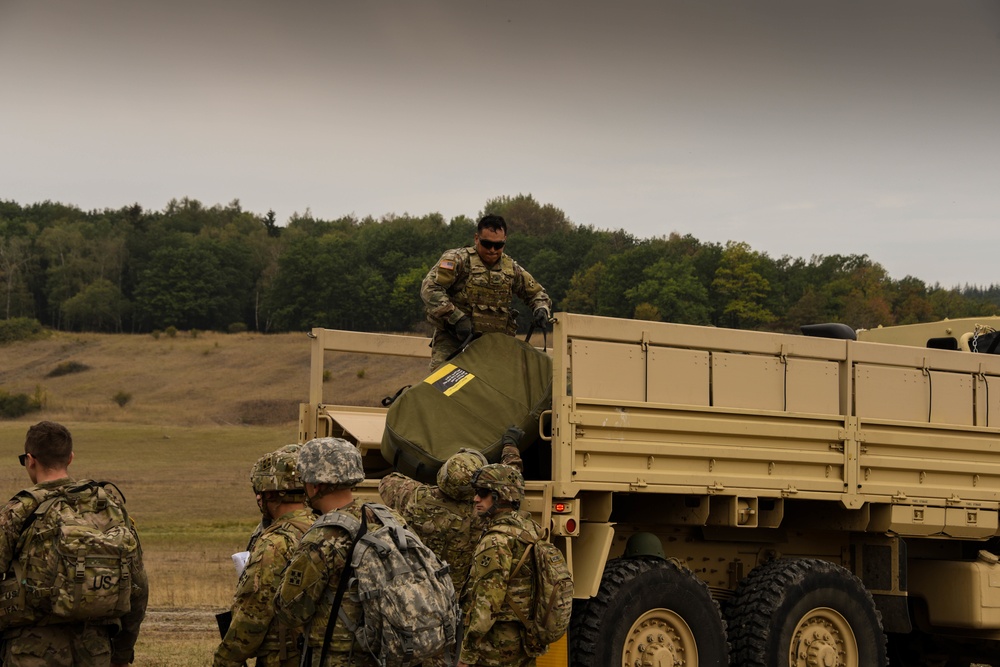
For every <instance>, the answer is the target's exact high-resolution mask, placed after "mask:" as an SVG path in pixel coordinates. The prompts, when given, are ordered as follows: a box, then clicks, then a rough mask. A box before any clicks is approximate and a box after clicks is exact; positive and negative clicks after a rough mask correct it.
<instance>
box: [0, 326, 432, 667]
mask: <svg viewBox="0 0 1000 667" xmlns="http://www.w3.org/2000/svg"><path fill="white" fill-rule="evenodd" d="M309 354H310V345H309V339H308V338H307V337H306V336H305V334H301V333H299V334H280V335H269V336H264V335H260V334H219V333H199V334H198V336H197V337H191V336H190V335H188V334H185V333H183V332H182V333H180V334H178V336H177V337H176V338H169V337H167V336H165V335H162V336H160V338H158V339H156V338H154V337H152V336H148V335H142V336H139V335H136V336H131V335H118V336H113V335H100V334H64V333H55V334H53V335H52V336H51V337H49V338H47V339H45V340H40V341H31V342H22V343H14V344H12V345H7V346H2V347H0V389H5V390H7V391H9V392H13V393H17V392H23V393H27V394H30V395H34V394H35V392H36V391H40V392H42V393H43V394H44V396H45V397H46V407H45V409H44V410H43V411H42V412H40V413H33V414H30V415H27V416H25V417H24V418H22V419H19V420H16V421H0V460H4V461H7V462H8V464H7V465H0V495H3V497H7V498H9V497H10V496H12V495H13V494H14V493H15V492H16V491H17V490H19V489H21V488H24V487H25V486H27V485H28V484H29V481H28V479H27V476H26V475H25V474H24V469H23V468H21V467H20V466H18V465H17V463H16V462H15V456H16V455H17V454H20V453H21V452H22V451H24V449H23V444H24V433H25V431H26V430H27V428H28V426H29V425H30V424H32V423H35V422H37V421H39V420H41V419H52V420H55V421H59V422H62V423H64V424H66V426H67V427H69V429H70V430H71V431H72V433H73V436H74V446H75V450H76V460H75V461H74V463H73V465H72V467H71V472H72V473H73V474H74V475H75V476H76V477H78V478H83V477H91V478H95V479H105V480H109V481H112V482H114V483H115V484H117V485H118V486H119V487H120V488H121V490H122V492H123V493H124V494H125V496H126V498H127V500H128V508H129V511H130V513H131V514H132V516H133V518H134V519H135V521H136V522H137V524H138V526H139V531H140V537H141V539H142V545H143V551H144V555H145V562H146V569H147V572H148V574H149V579H150V606H149V614H148V619H147V622H146V623H144V625H143V632H142V634H141V636H140V640H139V644H138V646H137V655H138V659H137V661H136V664H140V665H148V666H150V667H160V666H167V665H170V666H172V667H188V666H191V667H194V666H200V665H210V664H211V656H212V652H213V651H214V649H215V647H216V646H217V644H218V631H217V629H216V626H215V620H214V614H215V613H216V612H218V611H221V610H223V609H225V608H226V607H228V605H229V602H230V598H231V596H232V593H233V589H234V587H235V583H236V576H235V571H234V569H233V564H232V560H231V558H230V556H231V554H233V553H234V552H236V551H240V550H242V549H243V548H244V547H245V546H246V540H247V537H248V536H249V534H250V532H251V531H252V530H253V528H254V526H255V525H256V523H257V521H258V520H259V513H258V510H257V507H256V504H255V502H254V498H253V494H252V493H251V490H250V487H249V481H248V473H249V470H250V466H251V465H253V462H254V461H255V460H256V459H257V458H258V457H259V456H260V455H261V454H263V453H265V452H267V451H271V450H273V449H276V448H278V447H280V446H282V445H285V444H288V443H290V442H295V440H296V439H297V434H298V423H297V420H298V411H297V406H298V403H299V402H303V401H305V400H307V398H308V385H309ZM70 363H73V364H80V365H85V366H87V367H88V368H86V369H85V370H82V371H79V372H74V373H68V374H63V375H58V374H57V375H56V376H52V377H47V376H48V375H49V374H50V373H51V372H52V371H53V369H56V368H58V367H59V366H60V365H61V364H70ZM325 363H326V368H327V369H328V370H329V371H330V380H329V381H328V382H327V383H326V384H325V385H324V388H325V393H326V396H325V397H324V398H325V400H326V401H328V402H336V403H342V404H348V405H368V406H375V405H378V404H379V401H380V400H381V399H382V397H384V396H387V395H391V394H393V393H395V391H396V390H397V389H398V388H399V387H400V386H402V385H403V384H412V383H413V382H416V381H419V380H420V379H421V378H422V377H423V376H424V375H425V374H426V372H425V371H426V361H425V360H409V359H400V358H395V357H368V356H364V355H345V354H332V353H329V354H328V358H327V360H326V362H325ZM63 367H66V366H63ZM119 391H122V392H127V393H129V394H131V395H132V398H131V400H130V402H129V403H128V404H127V405H126V406H125V407H119V406H118V405H117V404H116V403H114V402H113V400H112V397H113V396H114V395H115V393H116V392H119ZM250 424H252V425H250Z"/></svg>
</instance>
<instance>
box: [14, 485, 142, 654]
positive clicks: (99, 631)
mask: <svg viewBox="0 0 1000 667" xmlns="http://www.w3.org/2000/svg"><path fill="white" fill-rule="evenodd" d="M76 483H77V482H76V481H75V480H73V479H72V478H70V477H62V478H60V479H55V480H51V481H48V482H41V483H40V484H36V485H35V486H33V487H31V491H38V492H41V493H42V495H43V497H44V498H49V497H51V496H54V495H56V494H57V493H60V492H61V491H62V489H63V488H65V487H68V486H72V485H74V484H76ZM117 500H119V502H124V501H122V500H121V499H120V498H118V499H117ZM37 508H38V503H37V502H36V500H35V498H34V497H32V496H31V495H29V494H28V493H26V492H21V493H19V494H17V495H16V496H14V497H13V498H12V499H11V500H10V501H9V502H8V503H7V504H6V505H5V506H4V507H3V508H2V509H0V568H2V569H0V572H7V571H9V570H10V569H11V567H12V565H13V562H14V560H15V553H14V551H15V549H16V547H17V543H18V540H19V538H20V536H21V533H22V531H23V529H24V524H25V521H26V520H27V519H28V517H29V516H31V514H32V513H33V512H34V511H35V510H36V509H37ZM132 532H133V533H135V527H134V525H133V527H132ZM136 541H137V542H138V535H137V536H136ZM131 566H132V567H131V572H130V577H131V580H132V591H131V595H130V604H131V609H130V611H129V612H128V613H127V614H125V615H124V616H122V617H121V618H120V619H117V620H112V621H101V622H100V623H52V624H48V622H47V620H46V619H45V618H40V619H39V620H38V621H37V623H35V624H32V625H24V626H21V627H7V626H6V624H5V619H3V618H0V627H3V644H4V647H3V653H2V661H0V662H2V664H3V665H6V666H7V667H63V666H65V667H98V666H101V667H107V665H109V664H111V663H129V662H132V660H133V659H134V657H135V653H134V648H135V642H136V639H137V638H138V636H139V626H140V625H141V624H142V619H143V617H144V616H145V615H146V601H147V598H148V595H149V587H148V582H147V580H146V572H145V569H144V568H143V565H142V551H141V549H140V550H139V553H138V558H136V559H134V560H133V561H132V563H131ZM111 635H114V639H113V640H112V639H111Z"/></svg>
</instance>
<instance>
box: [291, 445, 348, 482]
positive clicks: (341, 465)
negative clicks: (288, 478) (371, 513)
mask: <svg viewBox="0 0 1000 667" xmlns="http://www.w3.org/2000/svg"><path fill="white" fill-rule="evenodd" d="M296 469H297V470H298V473H299V477H300V478H302V481H303V482H306V483H309V484H328V485H329V486H330V488H331V489H353V488H354V487H355V486H357V485H358V484H360V483H361V481H362V480H364V478H365V467H364V464H363V463H362V461H361V452H360V451H358V448H357V447H355V446H354V445H352V444H351V443H349V442H347V441H346V440H344V439H342V438H314V439H313V440H310V441H309V442H307V443H306V444H304V445H302V448H301V449H299V460H298V463H297V464H296Z"/></svg>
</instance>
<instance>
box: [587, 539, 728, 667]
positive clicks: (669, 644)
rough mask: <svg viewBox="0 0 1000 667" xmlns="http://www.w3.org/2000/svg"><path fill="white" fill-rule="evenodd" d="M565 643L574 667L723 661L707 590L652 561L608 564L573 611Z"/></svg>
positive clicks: (710, 665)
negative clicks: (595, 588) (591, 591)
mask: <svg viewBox="0 0 1000 667" xmlns="http://www.w3.org/2000/svg"><path fill="white" fill-rule="evenodd" d="M576 612H579V613H576ZM570 641H571V647H570V656H571V664H572V666H573V667H634V666H635V665H665V666H669V667H674V666H677V667H680V666H681V665H685V666H687V665H697V667H726V666H727V665H728V664H729V646H728V644H727V642H726V626H725V623H724V622H723V620H722V613H721V612H720V610H719V605H718V604H716V602H715V600H713V599H712V596H711V594H710V593H709V591H708V586H706V585H705V584H704V583H703V582H702V581H701V580H700V579H698V578H697V577H695V575H694V574H693V573H691V572H690V571H688V570H685V569H683V568H681V567H678V566H677V565H675V564H674V563H672V562H670V561H665V560H662V559H660V558H655V557H648V556H643V557H638V558H619V559H615V560H612V561H609V562H608V564H607V566H606V567H605V568H604V577H603V578H602V580H601V587H600V589H599V590H598V592H597V595H596V596H595V597H594V598H592V599H590V600H588V601H586V602H584V603H583V604H580V605H579V607H578V608H575V609H574V614H573V621H572V624H571V626H570Z"/></svg>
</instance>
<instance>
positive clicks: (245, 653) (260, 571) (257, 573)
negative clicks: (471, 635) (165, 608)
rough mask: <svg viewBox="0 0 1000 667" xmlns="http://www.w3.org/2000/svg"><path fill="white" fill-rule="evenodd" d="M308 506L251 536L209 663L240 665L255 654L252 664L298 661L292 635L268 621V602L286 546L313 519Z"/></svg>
mask: <svg viewBox="0 0 1000 667" xmlns="http://www.w3.org/2000/svg"><path fill="white" fill-rule="evenodd" d="M315 519H316V515H315V514H313V512H312V510H310V509H308V508H302V509H296V510H292V511H291V512H288V513H287V514H284V515H282V516H281V517H279V518H278V519H276V520H275V521H274V522H272V523H271V525H270V526H268V528H267V529H266V530H264V531H263V532H261V533H260V535H259V536H258V537H257V539H256V540H254V545H253V548H252V549H251V551H250V558H249V559H248V560H247V565H246V569H244V570H243V574H242V575H240V581H239V584H238V585H237V586H236V595H235V597H234V600H233V610H232V611H233V619H232V622H231V623H230V625H229V630H228V632H226V636H225V638H224V639H223V640H222V643H221V644H220V645H219V648H218V649H217V650H216V651H215V662H214V665H215V667H241V666H242V665H243V664H244V662H245V661H247V660H249V659H250V658H251V657H253V656H257V665H261V666H267V667H272V666H275V667H277V666H280V667H295V666H296V665H298V664H299V649H298V646H297V645H296V639H297V637H298V633H296V632H293V631H292V630H291V629H290V628H288V627H286V626H284V625H283V624H281V623H277V622H274V607H273V600H274V595H275V591H276V590H277V587H278V580H279V577H280V576H281V572H282V570H283V569H284V567H285V565H286V564H287V563H288V556H289V554H290V553H291V551H292V549H293V548H294V547H295V545H296V544H298V542H299V540H300V539H301V538H302V535H303V533H305V532H306V531H307V530H309V526H311V525H312V524H313V521H315Z"/></svg>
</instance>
